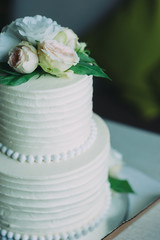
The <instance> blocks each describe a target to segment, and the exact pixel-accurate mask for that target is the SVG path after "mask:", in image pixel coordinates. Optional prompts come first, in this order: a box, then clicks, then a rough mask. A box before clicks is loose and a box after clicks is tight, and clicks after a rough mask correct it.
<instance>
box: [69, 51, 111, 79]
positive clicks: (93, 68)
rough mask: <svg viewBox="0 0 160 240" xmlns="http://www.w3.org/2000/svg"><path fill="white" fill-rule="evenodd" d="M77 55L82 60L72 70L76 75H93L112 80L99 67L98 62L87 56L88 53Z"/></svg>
mask: <svg viewBox="0 0 160 240" xmlns="http://www.w3.org/2000/svg"><path fill="white" fill-rule="evenodd" d="M77 55H78V57H79V59H80V61H79V63H77V65H75V66H72V67H71V68H70V70H72V71H73V72H74V73H77V74H82V75H83V74H87V75H93V76H96V77H103V78H107V79H109V80H111V79H110V77H109V76H108V75H107V74H106V73H105V72H104V71H103V70H102V68H100V67H99V66H98V65H97V63H96V61H95V60H94V59H93V58H91V57H90V56H89V55H88V54H87V52H85V51H84V52H77Z"/></svg>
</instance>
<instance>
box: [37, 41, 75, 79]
mask: <svg viewBox="0 0 160 240" xmlns="http://www.w3.org/2000/svg"><path fill="white" fill-rule="evenodd" d="M38 56H39V62H40V63H39V65H40V66H41V67H42V68H43V70H44V71H45V72H48V73H50V74H53V75H56V76H61V75H62V74H63V73H64V71H66V70H68V69H69V68H70V67H71V66H72V65H76V64H77V63H78V62H79V58H78V56H77V53H76V52H75V51H74V50H73V49H72V48H70V47H68V46H65V45H64V44H62V43H59V42H57V41H56V40H46V41H43V42H42V43H39V44H38Z"/></svg>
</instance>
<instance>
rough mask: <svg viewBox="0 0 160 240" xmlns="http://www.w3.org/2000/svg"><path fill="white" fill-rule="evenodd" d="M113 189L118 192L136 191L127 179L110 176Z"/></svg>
mask: <svg viewBox="0 0 160 240" xmlns="http://www.w3.org/2000/svg"><path fill="white" fill-rule="evenodd" d="M108 180H109V182H110V186H111V189H112V190H114V191H115V192H118V193H134V190H133V189H132V187H131V185H130V184H129V182H128V181H127V180H122V179H118V178H114V177H111V176H109V178H108Z"/></svg>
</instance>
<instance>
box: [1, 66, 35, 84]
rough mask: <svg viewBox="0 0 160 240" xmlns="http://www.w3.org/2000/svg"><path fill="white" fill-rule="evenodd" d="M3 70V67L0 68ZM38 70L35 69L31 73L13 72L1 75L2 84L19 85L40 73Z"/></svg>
mask: <svg viewBox="0 0 160 240" xmlns="http://www.w3.org/2000/svg"><path fill="white" fill-rule="evenodd" d="M0 72H1V69H0ZM38 72H39V71H38V70H35V71H34V72H32V73H29V74H18V75H15V74H12V72H9V73H6V74H3V75H0V84H3V85H9V86H17V85H20V84H22V83H25V82H27V81H28V80H29V79H30V78H32V77H33V76H35V75H37V74H38Z"/></svg>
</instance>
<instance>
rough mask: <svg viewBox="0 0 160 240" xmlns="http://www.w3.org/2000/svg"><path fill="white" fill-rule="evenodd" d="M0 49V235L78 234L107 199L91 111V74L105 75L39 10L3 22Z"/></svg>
mask: <svg viewBox="0 0 160 240" xmlns="http://www.w3.org/2000/svg"><path fill="white" fill-rule="evenodd" d="M7 41H8V42H7ZM2 46H4V48H3V50H2ZM0 50H1V57H0V61H1V66H0V73H1V75H0V233H1V237H8V238H13V239H15V240H20V239H22V240H29V239H30V240H43V239H46V240H73V239H77V238H79V237H82V239H83V238H84V236H85V235H86V234H87V233H88V232H89V231H93V230H94V229H95V228H96V227H97V226H98V225H99V224H100V223H101V221H102V220H103V219H104V217H105V216H106V214H107V210H108V209H109V207H110V201H111V191H110V186H109V182H108V171H109V165H110V162H109V153H110V136H109V131H108V128H107V126H106V124H105V123H104V122H103V120H102V119H101V118H100V117H99V116H97V115H95V114H93V112H92V92H93V89H92V80H93V77H92V75H96V76H100V77H101V76H103V77H104V76H107V75H105V73H104V72H103V71H102V70H101V69H100V68H99V67H98V66H97V64H96V63H95V61H94V60H93V59H92V58H90V57H89V56H88V54H87V52H85V44H84V43H79V42H78V37H77V35H75V33H73V32H72V31H71V30H70V29H66V28H62V27H60V26H59V25H58V24H57V23H56V22H53V21H52V20H51V19H47V18H45V17H41V16H35V17H33V18H32V17H26V18H24V19H17V20H16V21H14V22H12V23H11V24H10V25H9V26H7V27H5V28H4V29H3V31H2V33H1V35H0ZM9 65H10V67H9ZM85 73H86V74H85ZM85 239H87V240H89V239H90V236H89V234H88V238H85ZM97 240H99V239H97Z"/></svg>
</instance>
